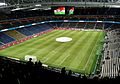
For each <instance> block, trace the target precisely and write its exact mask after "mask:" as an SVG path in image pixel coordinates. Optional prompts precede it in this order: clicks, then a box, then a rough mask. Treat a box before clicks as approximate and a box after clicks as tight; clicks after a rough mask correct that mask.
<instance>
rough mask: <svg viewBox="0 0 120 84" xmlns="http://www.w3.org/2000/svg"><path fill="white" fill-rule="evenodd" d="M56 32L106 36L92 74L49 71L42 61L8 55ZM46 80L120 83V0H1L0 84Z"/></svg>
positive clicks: (60, 70)
mask: <svg viewBox="0 0 120 84" xmlns="http://www.w3.org/2000/svg"><path fill="white" fill-rule="evenodd" d="M61 10H62V12H61ZM57 30H64V31H92V32H93V31H97V32H101V31H102V32H104V33H105V35H103V36H104V41H101V45H102V47H101V49H100V54H99V56H97V58H96V60H95V65H93V66H94V70H93V71H92V73H91V72H90V73H89V74H86V73H82V72H81V73H79V72H74V70H69V69H66V67H62V68H61V67H60V68H57V67H54V66H52V67H51V66H49V64H48V65H45V64H44V63H42V61H41V60H38V61H36V62H32V58H30V59H29V61H25V60H21V59H18V58H19V57H18V58H11V57H9V54H7V53H9V52H11V53H14V51H15V50H10V48H11V49H12V47H14V46H17V45H18V46H19V45H22V44H23V46H25V44H24V43H25V42H28V41H30V42H31V43H32V41H31V40H32V39H33V40H34V38H39V37H41V38H43V37H42V36H44V35H46V38H47V35H48V34H49V33H52V32H53V33H54V31H57ZM60 34H61V33H60ZM55 35H56V36H57V34H55ZM68 35H69V34H68ZM48 36H49V35H48ZM66 36H67V35H66ZM73 36H74V35H73ZM53 37H55V36H53ZM48 39H52V38H48ZM45 41H46V40H45ZM30 42H28V43H30ZM50 42H51V41H50ZM36 44H37V43H36ZM46 45H47V44H46ZM51 45H52V43H51ZM56 45H57V44H56ZM91 47H92V46H91ZM26 48H27V47H26ZM7 49H8V50H7ZM17 49H18V50H19V47H18V48H16V50H17ZM4 50H6V52H4ZM9 50H10V51H9ZM26 50H27V49H26ZM2 51H3V52H4V53H5V54H3V53H2ZM36 51H37V49H36ZM46 51H49V50H46ZM18 52H19V51H18ZM24 52H25V51H24ZM31 52H32V51H31ZM91 52H92V51H91ZM20 53H22V52H20ZM20 53H18V54H20ZM38 53H41V52H38ZM86 53H87V52H86ZM4 55H8V56H4ZM11 55H13V54H11ZM11 55H10V56H11ZM18 56H20V55H18ZM66 56H67V55H66ZM13 57H14V56H13ZM56 59H57V58H56ZM46 60H47V58H46ZM61 61H62V60H61ZM88 66H89V65H88ZM93 72H94V73H93ZM46 80H49V81H51V80H52V81H69V82H70V81H74V82H76V81H78V82H80V83H81V82H104V81H109V82H111V81H119V80H120V0H0V83H1V84H2V83H3V84H4V83H8V82H9V83H15V84H28V83H29V84H33V83H41V82H48V81H46Z"/></svg>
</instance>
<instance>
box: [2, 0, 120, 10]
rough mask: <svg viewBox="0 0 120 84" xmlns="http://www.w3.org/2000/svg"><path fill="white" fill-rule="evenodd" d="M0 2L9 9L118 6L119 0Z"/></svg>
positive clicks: (17, 0) (11, 0)
mask: <svg viewBox="0 0 120 84" xmlns="http://www.w3.org/2000/svg"><path fill="white" fill-rule="evenodd" d="M0 3H2V5H1V4H0V8H9V9H11V10H22V9H34V8H35V9H47V8H50V7H51V6H75V7H117V8H120V0H0ZM16 8H17V9H16Z"/></svg>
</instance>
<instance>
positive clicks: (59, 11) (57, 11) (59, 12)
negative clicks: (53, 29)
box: [54, 6, 65, 15]
mask: <svg viewBox="0 0 120 84" xmlns="http://www.w3.org/2000/svg"><path fill="white" fill-rule="evenodd" d="M54 14H55V15H65V7H63V6H61V7H55V8H54Z"/></svg>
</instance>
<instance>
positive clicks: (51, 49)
mask: <svg viewBox="0 0 120 84" xmlns="http://www.w3.org/2000/svg"><path fill="white" fill-rule="evenodd" d="M104 35H105V33H104V32H102V31H99V32H98V31H80V30H79V31H78V30H53V31H52V32H49V33H47V34H44V35H41V36H39V37H35V38H33V39H30V40H27V41H25V42H23V43H20V44H17V45H14V46H11V47H9V48H6V49H4V50H0V55H2V56H8V57H13V58H18V59H21V60H25V56H26V55H32V56H36V57H37V60H38V61H39V60H40V61H41V62H42V63H44V64H47V65H48V66H51V67H56V68H62V67H65V68H66V69H67V70H72V71H74V72H78V73H84V74H90V73H92V72H94V70H95V67H96V62H97V58H98V55H96V54H97V53H98V52H100V51H101V48H102V46H103V44H101V42H102V41H103V40H104ZM58 37H70V38H72V41H70V42H57V41H56V38H58Z"/></svg>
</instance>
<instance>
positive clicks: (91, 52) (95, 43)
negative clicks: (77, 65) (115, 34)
mask: <svg viewBox="0 0 120 84" xmlns="http://www.w3.org/2000/svg"><path fill="white" fill-rule="evenodd" d="M100 34H101V33H100ZM99 37H100V35H99ZM99 37H98V38H99ZM97 42H98V39H97V41H96V43H97ZM96 43H95V46H94V47H93V49H92V51H91V53H90V56H89V59H88V61H87V63H86V64H85V67H84V69H83V70H85V68H86V67H87V65H88V63H89V60H90V58H91V56H92V52H93V50H94V48H95V47H96Z"/></svg>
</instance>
